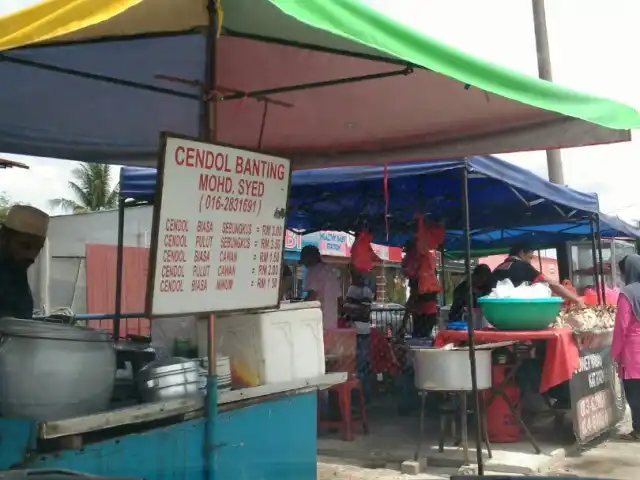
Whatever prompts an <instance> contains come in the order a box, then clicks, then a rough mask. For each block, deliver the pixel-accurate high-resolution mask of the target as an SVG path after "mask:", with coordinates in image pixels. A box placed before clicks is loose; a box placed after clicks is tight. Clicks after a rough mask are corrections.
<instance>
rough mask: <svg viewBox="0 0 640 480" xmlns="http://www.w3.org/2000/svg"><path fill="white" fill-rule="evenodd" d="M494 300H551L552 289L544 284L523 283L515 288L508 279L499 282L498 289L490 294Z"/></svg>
mask: <svg viewBox="0 0 640 480" xmlns="http://www.w3.org/2000/svg"><path fill="white" fill-rule="evenodd" d="M489 296H490V297H493V298H522V299H533V298H549V297H551V289H550V288H549V285H547V284H546V283H544V282H536V283H534V284H533V285H529V284H527V283H523V284H521V285H519V286H518V287H514V286H513V283H511V280H509V279H508V278H507V279H505V280H501V281H499V282H498V284H497V285H496V287H495V288H494V289H493V290H491V293H490V294H489Z"/></svg>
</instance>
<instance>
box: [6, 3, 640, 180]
mask: <svg viewBox="0 0 640 480" xmlns="http://www.w3.org/2000/svg"><path fill="white" fill-rule="evenodd" d="M403 1H404V2H405V3H404V5H405V7H406V5H410V3H409V2H410V0H395V1H394V2H391V0H389V2H387V3H384V0H222V1H221V2H220V5H221V7H222V11H223V12H224V14H223V15H222V16H221V18H222V30H221V36H220V37H219V38H218V39H217V42H216V43H217V45H216V52H215V57H216V65H217V79H216V80H217V82H216V83H217V85H216V92H217V95H218V97H217V99H218V102H217V122H216V127H217V129H216V141H218V142H220V143H225V144H230V145H234V146H237V147H240V148H247V149H259V150H264V151H269V152H272V153H274V154H277V155H281V156H284V157H287V158H290V159H291V160H292V162H293V166H294V168H297V169H302V168H318V167H326V166H333V165H354V164H387V163H391V162H399V161H425V160H430V159H442V158H460V157H466V156H471V155H479V154H489V153H494V154H495V153H503V152H516V151H526V150H541V149H555V148H569V147H576V146H588V145H595V144H606V143H614V142H622V141H628V140H630V138H631V136H630V132H629V129H632V128H636V127H638V126H640V115H639V114H638V112H637V111H636V110H634V109H633V108H631V107H628V106H625V105H623V104H620V103H617V102H614V101H611V100H606V99H603V98H598V97H594V96H590V95H585V94H582V93H577V92H574V91H572V90H569V89H567V88H564V87H561V86H558V85H554V84H552V83H549V82H545V81H542V80H538V79H536V78H531V77H528V76H526V75H521V74H518V73H515V72H511V71H509V70H507V69H505V68H502V67H500V66H497V65H494V64H491V63H489V62H485V61H481V60H479V59H477V58H474V57H472V56H470V55H467V54H465V53H462V52H460V51H458V50H456V49H454V48H451V47H449V46H447V45H444V44H442V43H441V42H439V41H437V40H434V39H432V38H430V37H429V36H428V32H423V31H417V30H416V29H415V28H411V27H409V26H408V25H406V24H405V23H403V21H402V18H403V17H402V15H395V14H394V15H393V16H392V17H393V18H391V17H390V16H389V14H388V12H387V13H385V12H383V11H382V10H380V9H379V8H376V5H378V6H380V5H386V7H387V8H390V7H389V5H394V6H395V5H398V6H399V5H400V4H402V3H403ZM420 1H425V0H415V2H420ZM112 3H118V4H120V7H121V8H119V9H118V11H121V13H120V14H118V15H114V16H113V17H111V18H106V19H105V20H104V21H100V22H98V23H95V24H93V25H91V26H88V27H87V28H83V29H78V30H73V28H72V27H73V26H74V25H82V24H83V23H82V22H78V23H77V24H76V23H74V24H72V25H68V26H67V27H68V28H67V27H65V28H60V29H57V31H61V32H67V33H65V34H64V35H61V36H58V37H55V38H53V39H51V38H52V37H51V36H50V35H49V36H47V35H44V34H43V35H41V38H45V37H46V38H49V40H47V41H46V42H44V44H45V46H41V45H38V46H37V48H29V47H27V48H25V49H14V50H8V51H6V52H4V53H3V55H4V56H3V60H4V61H3V62H2V64H1V65H0V70H1V71H0V73H1V74H2V77H3V79H5V80H6V81H5V84H6V85H5V86H6V87H7V88H5V90H4V93H3V94H0V96H2V95H4V97H3V98H2V100H3V101H4V102H5V103H7V105H10V106H11V108H10V109H6V112H5V115H4V116H3V115H0V151H6V152H10V153H19V154H26V155H34V156H53V157H58V158H66V159H70V160H80V161H89V162H92V161H94V162H100V163H105V162H108V163H118V164H129V165H144V166H155V164H156V161H157V145H158V132H160V131H170V132H174V133H178V134H184V135H190V136H196V135H198V134H199V130H198V118H199V109H200V102H199V100H201V99H202V92H201V86H202V83H203V81H204V72H205V68H204V66H205V60H206V48H205V46H206V45H205V44H206V42H205V41H204V39H203V38H202V33H203V32H205V31H208V29H207V28H206V27H207V26H208V23H209V16H208V14H207V8H206V5H207V2H206V0H181V1H176V0H140V1H133V2H127V1H125V0H122V1H120V2H112ZM126 3H134V4H135V5H133V6H130V7H129V8H124V7H126V5H125V4H126ZM398 8H400V7H398ZM114 11H115V10H114ZM403 13H405V12H403ZM399 18H400V20H399ZM454 22H455V20H454V19H452V27H453V26H454ZM89 23H91V22H89ZM84 24H86V22H85V23H84ZM125 42H126V44H125ZM69 43H72V44H74V45H72V46H69ZM70 71H71V72H73V73H70ZM100 78H102V79H107V80H100ZM117 82H121V84H117ZM125 85H127V86H125ZM40 86H42V87H40ZM41 88H42V89H44V90H43V91H44V92H46V98H47V102H44V103H43V102H39V103H37V104H34V103H33V92H34V91H40V90H39V89H41ZM136 88H137V90H136ZM69 105H73V106H74V108H69ZM52 125H53V126H55V128H53V127H52Z"/></svg>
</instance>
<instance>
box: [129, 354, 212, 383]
mask: <svg viewBox="0 0 640 480" xmlns="http://www.w3.org/2000/svg"><path fill="white" fill-rule="evenodd" d="M199 369H200V364H199V363H198V361H197V360H191V359H189V358H182V357H167V358H160V359H158V360H154V361H153V362H150V363H147V364H146V365H145V366H144V367H142V368H141V369H140V372H138V375H139V376H140V377H145V378H146V377H154V376H156V375H166V374H168V373H179V372H184V371H185V370H195V371H198V370H199Z"/></svg>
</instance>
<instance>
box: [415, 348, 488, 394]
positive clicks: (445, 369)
mask: <svg viewBox="0 0 640 480" xmlns="http://www.w3.org/2000/svg"><path fill="white" fill-rule="evenodd" d="M411 352H412V354H413V369H414V373H415V376H414V382H415V386H416V388H417V389H418V390H429V391H448V392H455V391H460V392H465V391H471V390H472V388H471V367H470V364H469V350H468V349H466V348H464V349H463V348H460V349H454V350H446V349H442V348H430V347H416V348H412V349H411ZM476 372H477V378H478V390H487V389H489V388H490V387H491V350H476Z"/></svg>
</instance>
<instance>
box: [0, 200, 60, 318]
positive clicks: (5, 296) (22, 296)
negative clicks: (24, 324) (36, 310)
mask: <svg viewBox="0 0 640 480" xmlns="http://www.w3.org/2000/svg"><path fill="white" fill-rule="evenodd" d="M48 226H49V215H47V214H46V213H44V212H43V211H42V210H38V209H37V208H34V207H30V206H28V205H14V206H13V207H11V209H10V210H9V212H8V213H7V216H6V217H5V219H4V222H3V224H2V226H1V227H0V317H17V318H32V317H33V297H32V295H31V289H30V288H29V282H28V280H27V270H28V269H29V267H30V266H31V265H32V264H33V263H34V262H35V260H36V258H37V257H38V255H39V254H40V250H42V247H43V246H44V242H45V240H46V237H47V228H48Z"/></svg>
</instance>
